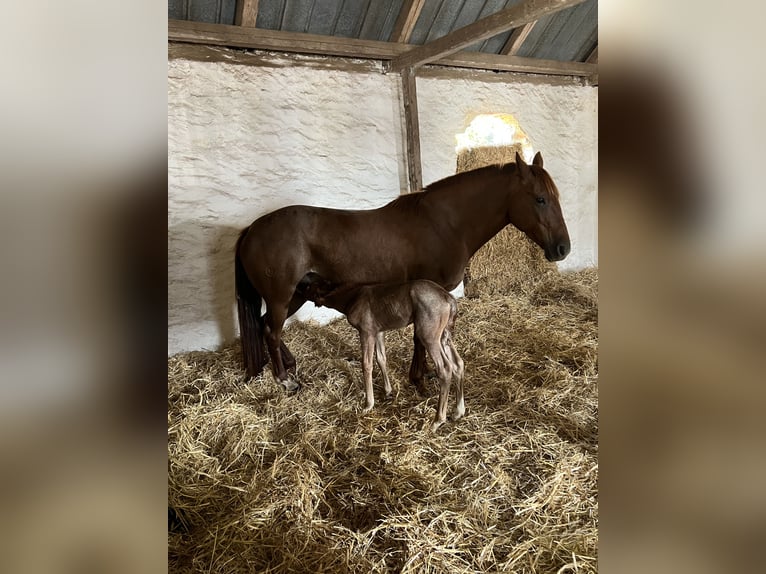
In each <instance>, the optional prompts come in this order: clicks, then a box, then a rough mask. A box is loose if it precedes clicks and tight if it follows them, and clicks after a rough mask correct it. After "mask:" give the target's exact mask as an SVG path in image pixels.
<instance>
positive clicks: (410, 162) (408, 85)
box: [401, 68, 423, 193]
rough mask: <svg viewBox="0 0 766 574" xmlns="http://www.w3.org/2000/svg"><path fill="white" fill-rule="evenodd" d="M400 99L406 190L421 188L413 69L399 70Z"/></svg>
mask: <svg viewBox="0 0 766 574" xmlns="http://www.w3.org/2000/svg"><path fill="white" fill-rule="evenodd" d="M401 77H402V101H403V103H404V124H405V135H406V138H405V141H406V146H407V183H408V191H409V192H410V193H415V192H416V191H420V190H421V189H423V169H422V166H421V163H420V122H419V120H418V91H417V82H416V80H415V69H414V68H405V69H404V70H402V71H401Z"/></svg>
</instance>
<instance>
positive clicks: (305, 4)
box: [282, 0, 314, 33]
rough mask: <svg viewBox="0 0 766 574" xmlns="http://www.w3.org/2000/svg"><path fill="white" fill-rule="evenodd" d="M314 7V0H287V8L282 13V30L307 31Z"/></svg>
mask: <svg viewBox="0 0 766 574" xmlns="http://www.w3.org/2000/svg"><path fill="white" fill-rule="evenodd" d="M313 7H314V0H285V10H284V12H283V13H282V30H283V31H285V32H301V33H304V32H306V30H308V27H309V18H310V17H311V10H312V8H313Z"/></svg>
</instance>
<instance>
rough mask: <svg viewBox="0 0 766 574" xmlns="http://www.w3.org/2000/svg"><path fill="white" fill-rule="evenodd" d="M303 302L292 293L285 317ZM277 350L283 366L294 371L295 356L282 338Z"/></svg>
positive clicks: (303, 301)
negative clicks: (280, 355)
mask: <svg viewBox="0 0 766 574" xmlns="http://www.w3.org/2000/svg"><path fill="white" fill-rule="evenodd" d="M305 302H306V299H304V298H302V297H300V296H298V295H293V298H292V299H290V304H289V305H288V306H287V317H290V316H292V315H293V314H294V313H295V312H296V311H297V310H298V309H300V308H301V307H302V306H303V304H304V303H305ZM279 352H280V353H281V354H282V364H283V365H284V366H285V369H287V370H288V371H293V372H295V366H296V362H295V357H293V354H292V353H291V352H290V349H288V348H287V345H285V342H284V341H282V340H280V342H279Z"/></svg>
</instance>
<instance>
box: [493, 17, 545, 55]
mask: <svg viewBox="0 0 766 574" xmlns="http://www.w3.org/2000/svg"><path fill="white" fill-rule="evenodd" d="M535 24H537V20H535V21H534V22H527V23H526V24H524V25H523V26H520V27H519V28H514V29H513V32H511V35H510V36H508V40H506V42H505V45H504V46H503V47H502V49H501V50H500V53H501V54H504V55H506V56H515V55H516V54H518V53H519V50H520V49H521V45H522V44H523V43H524V40H526V39H527V36H529V33H530V32H531V31H532V28H534V27H535Z"/></svg>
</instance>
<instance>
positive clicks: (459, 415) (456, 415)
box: [452, 409, 465, 421]
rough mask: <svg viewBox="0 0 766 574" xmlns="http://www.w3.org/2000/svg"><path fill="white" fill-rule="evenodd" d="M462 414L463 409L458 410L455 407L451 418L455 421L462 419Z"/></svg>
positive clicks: (463, 413)
mask: <svg viewBox="0 0 766 574" xmlns="http://www.w3.org/2000/svg"><path fill="white" fill-rule="evenodd" d="M463 415H465V411H459V410H457V409H455V410H454V411H453V412H452V420H453V421H457V420H460V419H462V418H463Z"/></svg>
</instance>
